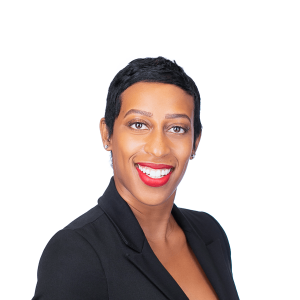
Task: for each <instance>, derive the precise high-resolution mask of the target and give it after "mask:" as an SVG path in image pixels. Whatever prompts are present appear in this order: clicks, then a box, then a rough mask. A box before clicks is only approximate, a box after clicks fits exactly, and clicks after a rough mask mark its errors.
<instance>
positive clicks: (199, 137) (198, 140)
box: [191, 130, 202, 159]
mask: <svg viewBox="0 0 300 300" xmlns="http://www.w3.org/2000/svg"><path fill="white" fill-rule="evenodd" d="M201 135H202V130H201V132H200V134H199V136H198V137H197V139H196V141H195V147H193V151H192V155H191V159H193V158H194V157H195V155H196V151H197V149H198V146H199V143H200V139H201Z"/></svg>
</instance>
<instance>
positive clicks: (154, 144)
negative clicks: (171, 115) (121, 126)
mask: <svg viewBox="0 0 300 300" xmlns="http://www.w3.org/2000/svg"><path fill="white" fill-rule="evenodd" d="M169 143H170V141H169V140H168V138H167V136H166V135H165V134H164V132H163V130H158V129H156V130H153V131H152V132H151V133H150V134H149V135H148V137H147V141H146V144H145V147H144V150H145V152H147V153H149V154H151V155H154V156H156V157H163V156H166V155H168V154H169V153H170V150H171V149H170V145H169Z"/></svg>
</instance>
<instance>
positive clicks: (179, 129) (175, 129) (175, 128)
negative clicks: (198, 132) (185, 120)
mask: <svg viewBox="0 0 300 300" xmlns="http://www.w3.org/2000/svg"><path fill="white" fill-rule="evenodd" d="M169 131H170V132H172V133H185V132H186V131H187V130H186V129H184V128H183V127H180V126H173V127H172V128H170V129H169Z"/></svg>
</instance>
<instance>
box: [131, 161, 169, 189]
mask: <svg viewBox="0 0 300 300" xmlns="http://www.w3.org/2000/svg"><path fill="white" fill-rule="evenodd" d="M136 169H137V171H138V174H139V176H140V179H141V180H142V181H143V182H144V183H145V184H146V185H148V186H151V187H160V186H163V185H165V184H166V183H167V182H168V181H169V179H170V176H171V173H172V171H173V166H170V165H165V164H152V163H138V164H136Z"/></svg>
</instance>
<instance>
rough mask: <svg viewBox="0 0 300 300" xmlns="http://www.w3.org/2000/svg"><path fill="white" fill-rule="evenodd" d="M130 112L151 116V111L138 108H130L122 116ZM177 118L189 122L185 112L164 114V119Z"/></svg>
mask: <svg viewBox="0 0 300 300" xmlns="http://www.w3.org/2000/svg"><path fill="white" fill-rule="evenodd" d="M130 114H139V115H143V116H147V117H152V116H153V114H152V113H151V112H148V111H145V110H139V109H130V110H129V111H128V112H127V113H126V114H125V116H124V118H125V117H126V116H128V115H130ZM177 118H185V119H188V120H189V121H190V122H191V119H190V118H189V117H188V116H187V115H185V114H166V116H165V119H177Z"/></svg>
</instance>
